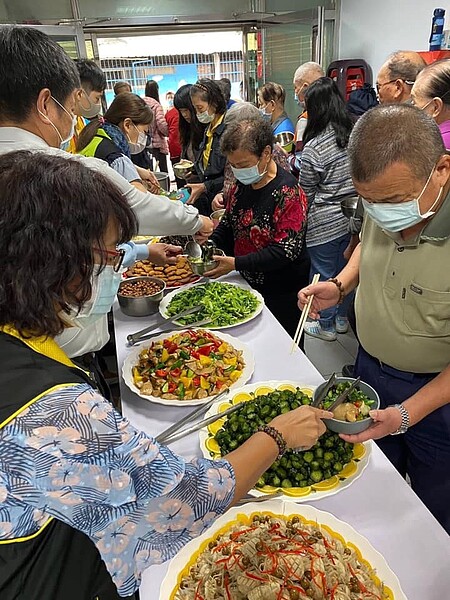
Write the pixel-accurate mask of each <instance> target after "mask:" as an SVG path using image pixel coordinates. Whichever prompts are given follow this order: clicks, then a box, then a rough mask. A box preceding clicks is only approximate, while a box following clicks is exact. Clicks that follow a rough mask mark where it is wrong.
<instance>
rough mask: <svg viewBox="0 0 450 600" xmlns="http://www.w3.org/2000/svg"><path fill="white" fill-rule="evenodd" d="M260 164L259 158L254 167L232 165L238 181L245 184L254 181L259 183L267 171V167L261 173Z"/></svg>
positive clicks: (250, 183)
mask: <svg viewBox="0 0 450 600" xmlns="http://www.w3.org/2000/svg"><path fill="white" fill-rule="evenodd" d="M258 165H259V160H258V162H257V163H256V165H254V166H253V167H245V168H243V169H235V168H234V167H231V170H232V171H233V175H234V176H235V177H236V179H237V180H238V181H240V182H241V183H243V184H244V185H252V183H258V182H259V181H261V179H262V178H263V177H264V175H265V174H266V173H267V169H266V170H265V171H263V173H260V172H259V169H258Z"/></svg>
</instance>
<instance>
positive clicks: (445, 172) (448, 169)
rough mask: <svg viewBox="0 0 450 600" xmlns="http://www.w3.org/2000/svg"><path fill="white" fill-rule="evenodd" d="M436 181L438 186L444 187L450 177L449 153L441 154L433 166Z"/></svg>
mask: <svg viewBox="0 0 450 600" xmlns="http://www.w3.org/2000/svg"><path fill="white" fill-rule="evenodd" d="M435 173H436V182H437V183H438V185H439V187H444V185H445V184H446V183H447V182H448V180H449V178H450V154H443V155H442V156H441V157H440V159H439V160H438V161H437V163H436V167H435Z"/></svg>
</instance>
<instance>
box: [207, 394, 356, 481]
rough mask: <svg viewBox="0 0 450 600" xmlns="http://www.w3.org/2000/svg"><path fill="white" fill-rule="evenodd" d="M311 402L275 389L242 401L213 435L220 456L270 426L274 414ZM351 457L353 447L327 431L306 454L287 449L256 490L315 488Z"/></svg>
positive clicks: (261, 479)
mask: <svg viewBox="0 0 450 600" xmlns="http://www.w3.org/2000/svg"><path fill="white" fill-rule="evenodd" d="M311 401H312V399H311V398H309V396H307V395H306V394H305V393H304V392H302V391H301V390H300V389H299V388H297V390H296V391H295V392H293V391H290V390H274V391H273V392H270V393H269V394H267V395H265V396H258V397H257V398H254V399H253V400H249V401H247V402H243V403H242V407H241V409H240V410H237V411H236V412H235V413H233V414H231V415H230V416H229V417H228V418H227V420H226V422H225V424H224V425H223V427H222V428H221V429H219V431H218V432H217V433H216V435H215V436H214V439H215V440H216V442H217V443H218V445H219V447H220V453H221V455H222V456H224V455H225V454H227V453H228V452H231V451H232V450H235V449H236V448H237V447H238V446H240V445H241V444H243V443H244V442H245V441H246V440H247V439H248V438H249V437H250V436H251V435H252V434H253V433H254V432H255V431H256V430H257V429H258V427H259V426H260V425H265V424H267V423H269V422H270V421H271V420H272V419H273V418H274V417H276V416H277V415H280V414H283V413H287V412H289V411H290V410H293V409H295V408H298V407H299V406H301V405H305V404H310V403H311ZM352 456H353V444H349V443H348V442H344V441H343V440H342V439H341V438H340V437H339V436H338V435H337V434H336V433H332V432H327V433H325V434H324V435H322V437H321V438H320V439H319V441H318V442H317V444H316V445H315V446H313V447H312V448H311V449H310V450H308V451H305V452H293V451H291V450H288V451H287V452H286V453H285V455H284V456H283V457H282V458H280V459H278V460H276V461H275V462H274V463H273V465H272V466H271V467H270V469H268V470H267V471H266V472H265V473H264V474H263V475H262V477H260V479H259V480H258V482H257V484H256V487H257V488H258V487H259V488H261V487H264V486H266V485H270V486H274V487H281V488H292V487H307V486H310V485H314V484H315V483H319V482H320V481H323V480H324V479H329V478H330V477H333V475H337V474H338V473H340V472H341V471H342V469H343V468H344V466H345V465H346V464H347V463H349V462H350V461H351V460H352Z"/></svg>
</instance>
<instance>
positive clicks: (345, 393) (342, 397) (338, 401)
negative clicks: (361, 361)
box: [327, 377, 361, 412]
mask: <svg viewBox="0 0 450 600" xmlns="http://www.w3.org/2000/svg"><path fill="white" fill-rule="evenodd" d="M360 381H361V377H357V378H356V379H355V381H354V382H353V383H352V385H351V386H350V387H348V388H347V389H346V390H344V391H343V392H342V394H339V396H338V397H337V398H336V400H335V401H334V402H333V404H332V405H331V406H330V407H329V408H327V410H328V411H330V412H333V410H335V409H336V408H337V407H338V406H339V405H340V404H342V403H343V402H344V400H346V399H347V398H348V396H349V394H351V393H352V392H353V390H354V389H356V387H357V386H358V385H359V382H360Z"/></svg>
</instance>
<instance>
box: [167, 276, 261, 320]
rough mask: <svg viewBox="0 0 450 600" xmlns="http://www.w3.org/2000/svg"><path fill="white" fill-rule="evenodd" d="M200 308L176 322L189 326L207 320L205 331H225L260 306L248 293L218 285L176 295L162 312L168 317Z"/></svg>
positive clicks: (232, 287) (240, 289)
mask: <svg viewBox="0 0 450 600" xmlns="http://www.w3.org/2000/svg"><path fill="white" fill-rule="evenodd" d="M199 304H200V305H203V307H204V308H203V309H202V310H200V311H198V312H196V313H194V314H192V315H188V316H186V317H183V318H181V319H179V320H178V321H177V322H178V323H181V324H182V325H191V323H195V322H196V321H200V320H203V319H208V318H209V319H211V323H208V325H207V326H208V327H227V326H230V325H236V324H237V323H241V322H242V321H244V320H246V319H248V318H249V317H251V316H252V315H254V313H255V312H256V310H257V309H258V307H259V306H260V301H259V300H258V298H257V297H256V296H255V295H254V294H253V293H252V292H251V291H250V290H246V289H243V288H241V287H238V286H236V285H232V284H230V283H222V282H219V281H216V282H211V283H206V284H203V285H194V286H192V287H190V288H189V289H187V290H184V291H182V292H179V293H178V294H176V296H174V298H172V300H171V301H170V302H169V304H168V306H167V309H166V312H167V315H168V316H169V317H172V316H173V315H176V314H177V313H180V312H182V311H184V310H187V309H188V308H193V307H194V306H197V305H199Z"/></svg>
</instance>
